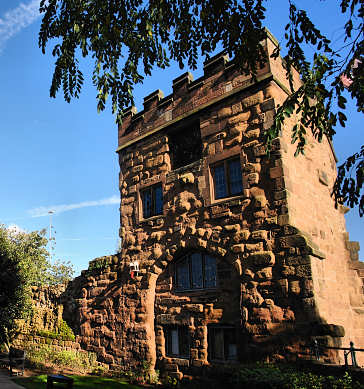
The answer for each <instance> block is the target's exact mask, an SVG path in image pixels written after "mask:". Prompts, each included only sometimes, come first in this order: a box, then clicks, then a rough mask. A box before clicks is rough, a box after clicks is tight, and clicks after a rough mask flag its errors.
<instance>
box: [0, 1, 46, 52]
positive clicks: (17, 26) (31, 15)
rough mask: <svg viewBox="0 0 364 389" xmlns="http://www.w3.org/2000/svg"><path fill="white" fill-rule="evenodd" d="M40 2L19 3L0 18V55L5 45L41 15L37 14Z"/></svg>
mask: <svg viewBox="0 0 364 389" xmlns="http://www.w3.org/2000/svg"><path fill="white" fill-rule="evenodd" d="M39 3H40V0H31V1H30V2H29V3H25V4H24V3H20V5H19V6H18V7H16V8H13V9H11V10H9V11H7V12H5V14H4V15H3V16H1V17H0V53H1V51H2V49H3V48H4V46H5V43H6V42H7V41H8V40H9V39H10V38H12V37H13V36H14V35H16V34H17V33H18V32H20V31H21V30H22V29H23V28H25V27H28V26H29V25H31V24H32V23H34V22H35V21H36V20H37V19H38V18H39V17H40V16H41V15H40V13H39Z"/></svg>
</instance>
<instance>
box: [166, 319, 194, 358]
mask: <svg viewBox="0 0 364 389" xmlns="http://www.w3.org/2000/svg"><path fill="white" fill-rule="evenodd" d="M164 338H165V344H166V355H167V356H171V357H179V358H189V354H190V339H189V335H188V327H187V326H165V327H164Z"/></svg>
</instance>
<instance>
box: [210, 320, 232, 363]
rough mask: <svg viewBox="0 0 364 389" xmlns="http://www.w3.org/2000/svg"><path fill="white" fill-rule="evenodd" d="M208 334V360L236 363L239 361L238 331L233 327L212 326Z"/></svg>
mask: <svg viewBox="0 0 364 389" xmlns="http://www.w3.org/2000/svg"><path fill="white" fill-rule="evenodd" d="M207 332H208V350H207V352H208V359H209V360H210V361H235V360H237V359H238V353H237V341H236V329H235V328H234V327H233V326H218V325H210V326H208V328H207Z"/></svg>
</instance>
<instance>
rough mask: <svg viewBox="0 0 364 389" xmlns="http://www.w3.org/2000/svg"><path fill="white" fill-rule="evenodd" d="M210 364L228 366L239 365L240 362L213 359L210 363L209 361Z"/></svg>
mask: <svg viewBox="0 0 364 389" xmlns="http://www.w3.org/2000/svg"><path fill="white" fill-rule="evenodd" d="M208 362H209V363H211V364H213V363H216V364H219V365H227V364H229V365H230V364H236V365H237V364H238V363H239V361H238V360H237V359H212V360H210V361H208Z"/></svg>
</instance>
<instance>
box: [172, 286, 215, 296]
mask: <svg viewBox="0 0 364 389" xmlns="http://www.w3.org/2000/svg"><path fill="white" fill-rule="evenodd" d="M216 291H217V287H214V288H200V289H173V290H172V292H174V293H186V292H187V293H196V294H199V293H201V292H216Z"/></svg>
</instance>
